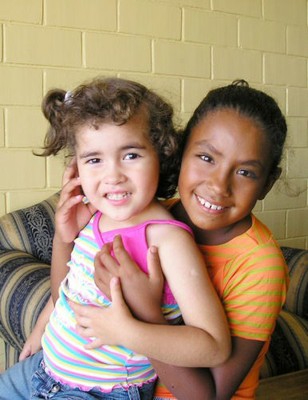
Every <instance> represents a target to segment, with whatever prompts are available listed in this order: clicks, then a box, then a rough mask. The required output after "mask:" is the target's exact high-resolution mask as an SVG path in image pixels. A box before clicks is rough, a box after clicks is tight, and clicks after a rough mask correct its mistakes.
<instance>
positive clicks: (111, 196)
mask: <svg viewBox="0 0 308 400" xmlns="http://www.w3.org/2000/svg"><path fill="white" fill-rule="evenodd" d="M130 195H131V193H129V192H123V193H106V195H105V197H106V198H107V199H108V200H115V201H119V200H123V199H126V198H127V197H129V196H130Z"/></svg>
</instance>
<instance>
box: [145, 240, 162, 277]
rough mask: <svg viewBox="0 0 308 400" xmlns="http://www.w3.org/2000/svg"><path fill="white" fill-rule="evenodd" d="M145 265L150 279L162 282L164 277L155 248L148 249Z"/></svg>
mask: <svg viewBox="0 0 308 400" xmlns="http://www.w3.org/2000/svg"><path fill="white" fill-rule="evenodd" d="M147 263H148V271H149V277H150V279H151V280H152V281H155V282H163V280H164V275H163V271H162V268H161V265H160V259H159V254H158V250H157V247H156V246H151V247H150V248H149V250H148V252H147Z"/></svg>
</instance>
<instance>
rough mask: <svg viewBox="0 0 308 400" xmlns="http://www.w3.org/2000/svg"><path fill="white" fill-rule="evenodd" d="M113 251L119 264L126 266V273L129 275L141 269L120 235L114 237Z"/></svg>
mask: <svg viewBox="0 0 308 400" xmlns="http://www.w3.org/2000/svg"><path fill="white" fill-rule="evenodd" d="M113 251H114V255H115V257H116V259H117V260H118V263H119V265H120V266H123V267H124V268H125V272H126V274H128V275H129V274H130V273H133V272H134V271H135V270H138V271H139V267H138V265H137V264H136V263H135V262H134V261H133V260H132V258H131V256H130V255H129V254H128V253H127V251H126V250H125V248H124V245H123V242H122V238H121V236H120V235H117V236H115V238H114V239H113Z"/></svg>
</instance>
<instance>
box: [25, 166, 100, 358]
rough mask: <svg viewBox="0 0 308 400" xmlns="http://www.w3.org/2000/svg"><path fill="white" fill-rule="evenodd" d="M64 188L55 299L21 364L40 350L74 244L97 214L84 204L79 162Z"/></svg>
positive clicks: (58, 215) (66, 175)
mask: <svg viewBox="0 0 308 400" xmlns="http://www.w3.org/2000/svg"><path fill="white" fill-rule="evenodd" d="M62 185H63V186H62V190H61V195H60V199H59V202H58V205H57V210H56V215H55V235H54V238H53V248H52V258H51V297H50V299H49V301H48V303H47V304H46V306H45V308H44V309H43V311H42V313H41V314H40V316H39V318H38V320H37V322H36V324H35V327H34V328H33V331H32V332H31V334H30V336H29V337H28V338H27V341H26V343H25V344H24V347H23V349H22V352H21V354H20V358H19V359H20V361H21V360H23V359H25V358H27V357H28V356H30V355H32V354H34V353H36V352H37V351H39V350H40V348H41V338H42V335H43V333H44V330H45V327H46V324H47V322H48V321H49V317H50V314H51V313H52V311H53V308H54V303H55V302H56V300H57V298H58V291H59V286H60V283H61V282H62V280H63V279H64V278H65V276H66V274H67V271H68V268H67V262H68V261H69V259H70V255H71V251H72V248H73V241H74V239H75V237H76V236H77V234H78V232H79V231H80V230H81V229H82V228H83V226H84V225H85V224H86V223H87V222H88V221H89V219H90V218H91V216H92V214H93V213H94V212H95V209H93V207H92V206H91V205H90V204H84V203H83V202H82V200H83V195H82V193H81V188H80V180H79V177H78V171H77V167H76V162H75V160H72V161H71V162H70V164H69V165H68V166H67V168H66V169H65V171H64V174H63V182H62Z"/></svg>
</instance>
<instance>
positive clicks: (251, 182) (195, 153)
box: [179, 109, 273, 244]
mask: <svg viewBox="0 0 308 400" xmlns="http://www.w3.org/2000/svg"><path fill="white" fill-rule="evenodd" d="M270 167H271V160H270V146H269V144H268V142H267V140H266V137H265V134H264V132H263V130H262V129H261V127H260V126H259V125H258V124H257V123H255V122H254V120H252V119H250V118H248V117H246V116H243V115H241V114H239V113H238V112H237V111H235V110H232V109H222V110H219V111H215V112H211V113H209V114H208V115H207V116H206V117H205V118H203V119H202V120H201V121H200V122H199V123H198V124H197V125H196V126H195V127H194V128H193V129H192V131H191V134H190V137H189V139H188V142H187V144H186V148H185V151H184V155H183V160H182V166H181V173H180V178H179V192H180V196H181V201H182V204H183V206H184V208H185V209H186V211H187V214H189V216H190V220H191V222H192V223H193V224H194V225H195V227H196V228H195V229H196V231H198V230H199V231H203V230H206V232H204V233H203V234H202V239H201V240H202V241H205V242H206V243H208V242H212V241H215V240H216V239H215V237H216V235H217V234H219V237H220V238H223V239H220V240H223V242H224V241H225V240H230V238H232V237H233V236H235V235H239V234H240V233H242V232H245V231H246V230H247V229H248V228H249V226H250V224H251V219H250V213H251V211H252V209H253V207H254V206H255V204H256V202H257V200H258V199H262V198H263V197H264V196H265V194H266V193H267V192H268V190H269V189H270V188H271V186H272V184H273V181H272V179H271V178H270V177H269V176H268V175H269V171H270ZM197 226H198V227H199V228H197ZM232 235H233V236H232ZM205 236H206V238H205ZM199 240H200V237H199ZM216 244H217V243H216Z"/></svg>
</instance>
